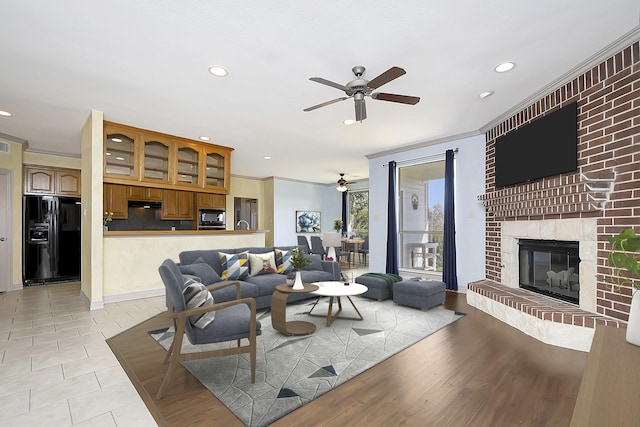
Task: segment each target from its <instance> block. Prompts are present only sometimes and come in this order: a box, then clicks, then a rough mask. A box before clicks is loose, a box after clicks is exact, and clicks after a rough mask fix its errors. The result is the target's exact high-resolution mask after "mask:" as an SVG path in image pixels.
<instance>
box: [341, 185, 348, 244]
mask: <svg viewBox="0 0 640 427" xmlns="http://www.w3.org/2000/svg"><path fill="white" fill-rule="evenodd" d="M348 192H349V191H348V190H347V191H343V192H342V235H343V236H346V234H347V206H348V203H349V196H347V193H348Z"/></svg>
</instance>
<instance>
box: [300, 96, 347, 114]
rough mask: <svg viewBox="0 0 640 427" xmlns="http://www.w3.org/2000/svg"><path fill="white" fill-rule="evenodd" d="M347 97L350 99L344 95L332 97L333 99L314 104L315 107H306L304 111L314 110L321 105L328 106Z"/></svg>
mask: <svg viewBox="0 0 640 427" xmlns="http://www.w3.org/2000/svg"><path fill="white" fill-rule="evenodd" d="M345 99H349V97H348V96H343V97H342V98H336V99H332V100H331V101H327V102H323V103H322V104H318V105H314V106H313V107H309V108H305V109H304V110H302V111H313V110H315V109H318V108H320V107H326V106H327V105H331V104H335V103H336V102H340V101H344V100H345Z"/></svg>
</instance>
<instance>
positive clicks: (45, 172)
mask: <svg viewBox="0 0 640 427" xmlns="http://www.w3.org/2000/svg"><path fill="white" fill-rule="evenodd" d="M80 190H81V189H80V171H79V170H75V169H58V168H49V167H34V166H25V168H24V193H25V194H49V195H56V196H70V197H80V196H81V192H80Z"/></svg>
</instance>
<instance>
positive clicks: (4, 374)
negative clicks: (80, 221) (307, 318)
mask: <svg viewBox="0 0 640 427" xmlns="http://www.w3.org/2000/svg"><path fill="white" fill-rule="evenodd" d="M366 272H367V267H366V266H359V268H357V269H351V270H344V271H343V273H344V276H345V279H346V280H349V281H351V282H353V280H354V279H355V278H356V277H358V276H359V275H360V274H363V273H366ZM165 309H166V308H165V298H164V297H163V296H162V297H154V298H146V299H138V300H132V301H125V302H119V303H111V304H105V308H104V309H101V310H94V311H89V310H88V309H87V308H86V307H85V305H84V304H83V303H82V301H81V299H80V284H79V283H68V284H55V285H44V286H32V287H27V288H24V289H23V290H20V291H14V292H5V293H0V413H1V414H2V425H3V426H5V427H7V426H20V427H24V426H55V427H59V426H70V425H74V426H76V425H77V426H92V427H102V426H118V427H129V426H132V427H144V426H155V425H156V423H155V421H154V420H153V417H152V416H151V414H149V411H148V410H147V407H146V406H145V404H144V403H143V402H142V399H141V398H140V396H139V395H138V393H137V392H136V390H135V388H134V387H133V385H132V384H131V382H130V381H129V378H128V377H127V375H126V374H125V372H124V370H123V369H122V368H121V367H120V364H119V363H118V360H117V359H116V358H115V356H114V355H113V353H112V352H111V349H110V348H109V346H108V345H107V343H106V342H105V340H106V339H107V338H110V337H112V336H114V335H116V334H118V333H119V332H122V331H124V330H126V329H129V328H130V327H132V326H134V325H137V324H139V323H140V322H142V321H144V320H146V319H148V318H150V317H153V316H155V315H156V314H158V313H160V312H163V311H164V310H165Z"/></svg>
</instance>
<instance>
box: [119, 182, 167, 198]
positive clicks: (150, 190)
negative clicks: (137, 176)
mask: <svg viewBox="0 0 640 427" xmlns="http://www.w3.org/2000/svg"><path fill="white" fill-rule="evenodd" d="M127 199H128V200H137V201H143V202H161V201H162V188H154V187H138V186H135V185H129V186H127Z"/></svg>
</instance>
